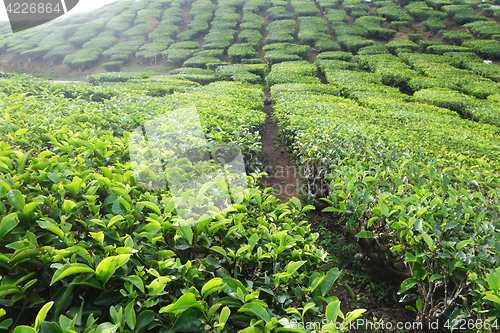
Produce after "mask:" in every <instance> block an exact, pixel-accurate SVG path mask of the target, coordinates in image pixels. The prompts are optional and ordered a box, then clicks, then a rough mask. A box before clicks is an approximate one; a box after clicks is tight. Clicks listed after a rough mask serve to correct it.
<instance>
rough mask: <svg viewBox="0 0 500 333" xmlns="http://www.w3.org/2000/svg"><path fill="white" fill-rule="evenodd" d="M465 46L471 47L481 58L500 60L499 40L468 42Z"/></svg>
mask: <svg viewBox="0 0 500 333" xmlns="http://www.w3.org/2000/svg"><path fill="white" fill-rule="evenodd" d="M463 46H465V47H470V48H472V49H473V50H474V52H476V53H477V54H478V55H479V56H481V57H483V58H486V59H500V41H497V40H468V41H465V42H464V43H463Z"/></svg>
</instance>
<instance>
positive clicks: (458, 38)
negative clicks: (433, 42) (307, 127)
mask: <svg viewBox="0 0 500 333" xmlns="http://www.w3.org/2000/svg"><path fill="white" fill-rule="evenodd" d="M471 38H472V35H470V34H468V33H465V32H461V31H446V32H443V39H444V40H445V41H447V42H448V43H452V44H455V45H461V44H462V42H463V41H464V40H466V39H471Z"/></svg>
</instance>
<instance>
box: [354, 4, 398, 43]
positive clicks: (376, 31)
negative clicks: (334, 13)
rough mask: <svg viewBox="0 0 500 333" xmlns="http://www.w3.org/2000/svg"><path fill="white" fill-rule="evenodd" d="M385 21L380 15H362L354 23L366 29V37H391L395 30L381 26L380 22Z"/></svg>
mask: <svg viewBox="0 0 500 333" xmlns="http://www.w3.org/2000/svg"><path fill="white" fill-rule="evenodd" d="M384 8H385V7H384ZM385 21H386V19H385V18H382V17H376V16H362V17H359V18H357V19H356V21H355V23H356V24H358V25H359V26H361V27H363V28H365V29H366V30H367V37H371V38H376V39H391V38H393V37H394V36H395V35H396V33H397V32H396V31H395V30H391V29H386V28H382V27H381V24H382V23H384V22H385Z"/></svg>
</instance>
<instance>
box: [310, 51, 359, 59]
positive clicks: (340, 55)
mask: <svg viewBox="0 0 500 333" xmlns="http://www.w3.org/2000/svg"><path fill="white" fill-rule="evenodd" d="M316 59H336V60H343V61H350V60H351V59H352V53H350V52H341V51H337V52H323V53H320V54H318V56H317V58H316Z"/></svg>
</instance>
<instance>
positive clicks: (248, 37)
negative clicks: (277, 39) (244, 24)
mask: <svg viewBox="0 0 500 333" xmlns="http://www.w3.org/2000/svg"><path fill="white" fill-rule="evenodd" d="M238 38H239V39H240V40H242V41H243V42H245V43H251V44H258V43H259V42H260V41H261V39H262V34H261V33H260V31H259V30H256V29H246V30H242V31H241V32H240V34H239V35H238Z"/></svg>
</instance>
